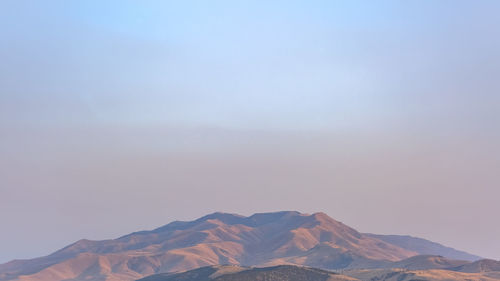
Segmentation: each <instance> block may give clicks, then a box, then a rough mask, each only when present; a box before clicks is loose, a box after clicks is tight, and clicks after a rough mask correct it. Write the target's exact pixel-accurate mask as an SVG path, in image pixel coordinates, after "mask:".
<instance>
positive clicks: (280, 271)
mask: <svg viewBox="0 0 500 281" xmlns="http://www.w3.org/2000/svg"><path fill="white" fill-rule="evenodd" d="M209 280H214V281H254V280H266V281H335V280H339V281H340V280H342V281H349V280H356V279H354V278H351V277H348V276H343V275H340V274H335V273H333V272H329V271H325V270H320V269H315V268H307V267H300V266H290V265H281V266H274V267H266V268H244V267H235V266H210V267H203V268H199V269H195V270H191V271H187V272H181V273H176V274H158V275H153V276H149V277H146V278H143V279H140V280H139V281H209Z"/></svg>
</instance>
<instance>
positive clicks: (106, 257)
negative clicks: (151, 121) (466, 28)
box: [0, 211, 460, 281]
mask: <svg viewBox="0 0 500 281" xmlns="http://www.w3.org/2000/svg"><path fill="white" fill-rule="evenodd" d="M386 240H387V241H386ZM388 241H390V240H388V239H386V238H384V237H381V238H378V237H377V236H374V235H372V234H369V235H367V234H362V233H359V232H358V231H356V230H355V229H353V228H351V227H349V226H347V225H345V224H343V223H341V222H339V221H336V220H334V219H332V218H330V217H329V216H327V215H326V214H324V213H315V214H302V213H299V212H293V211H285V212H276V213H261V214H254V215H252V216H249V217H245V216H240V215H235V214H227V213H213V214H210V215H207V216H204V217H202V218H199V219H197V220H194V221H189V222H182V221H175V222H172V223H169V224H167V225H165V226H162V227H159V228H157V229H155V230H151V231H140V232H135V233H131V234H128V235H125V236H122V237H120V238H117V239H109V240H101V241H91V240H80V241H78V242H76V243H74V244H71V245H69V246H67V247H65V248H63V249H61V250H59V251H57V252H55V253H53V254H51V255H48V256H45V257H41V258H36V259H31V260H15V261H11V262H9V263H6V264H2V265H0V281H6V280H23V281H49V280H50V281H62V280H64V281H80V280H86V281H101V280H106V281H114V280H117V281H118V280H120V281H130V280H136V279H139V278H142V277H145V276H148V275H151V274H155V273H163V272H178V271H185V270H190V269H195V268H199V267H203V266H210V265H219V264H227V265H243V266H260V267H266V266H274V265H286V264H291V265H302V266H310V267H316V268H323V269H350V268H387V267H394V264H393V263H394V262H399V261H401V260H405V259H408V258H410V257H413V256H416V255H418V254H419V252H418V251H416V250H418V249H413V248H411V247H408V246H405V245H402V246H400V245H398V244H401V243H396V242H394V243H395V244H393V243H391V242H388ZM403 246H404V247H403ZM439 254H441V253H439ZM422 261H425V262H427V261H426V260H425V259H424V260H422ZM415 264H416V263H415ZM454 265H455V266H459V265H460V264H454Z"/></svg>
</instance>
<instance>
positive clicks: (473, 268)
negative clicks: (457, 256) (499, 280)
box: [453, 259, 500, 273]
mask: <svg viewBox="0 0 500 281" xmlns="http://www.w3.org/2000/svg"><path fill="white" fill-rule="evenodd" d="M453 270H455V271H460V272H469V273H478V272H492V271H497V272H500V261H495V260H488V259H484V260H480V261H476V262H473V263H467V264H463V265H460V266H457V267H455V268H453Z"/></svg>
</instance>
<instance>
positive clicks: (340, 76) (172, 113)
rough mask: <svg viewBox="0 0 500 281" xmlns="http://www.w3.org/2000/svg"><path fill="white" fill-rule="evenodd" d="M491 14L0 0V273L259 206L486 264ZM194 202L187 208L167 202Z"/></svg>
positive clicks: (495, 35) (379, 7) (494, 126)
mask: <svg viewBox="0 0 500 281" xmlns="http://www.w3.org/2000/svg"><path fill="white" fill-rule="evenodd" d="M499 11H500V4H499V3H498V2H497V1H377V2H373V1H140V2H139V1H105V2H103V1H71V2H70V1H44V2H41V1H2V3H1V4H0V40H1V42H2V44H0V60H1V61H2V63H1V64H0V133H1V134H2V136H3V137H2V138H1V139H0V145H1V146H0V153H1V156H3V157H0V158H1V159H0V167H2V168H3V169H2V171H1V172H0V192H1V193H2V196H0V206H1V208H2V212H0V220H1V221H3V222H5V225H6V227H5V229H8V230H7V231H6V232H5V235H6V237H7V239H3V241H7V242H1V241H0V248H2V249H3V251H2V253H0V261H7V260H10V259H13V258H27V257H33V256H37V255H43V254H46V253H49V252H50V251H53V250H55V249H57V248H58V247H62V246H64V245H65V244H67V243H70V242H72V241H74V240H77V239H80V238H82V237H86V238H92V239H103V238H111V237H114V236H120V235H122V234H124V233H126V232H131V231H135V230H138V229H140V228H153V227H156V226H158V225H161V224H164V223H167V222H168V221H170V220H174V219H190V218H195V217H197V216H201V215H203V214H204V213H205V212H209V211H216V210H217V211H228V212H240V213H243V214H250V213H253V212H260V211H267V210H274V209H298V210H299V211H324V212H326V213H328V214H329V215H331V216H332V217H334V218H337V219H341V220H343V221H344V222H345V223H346V224H349V225H353V226H355V227H358V228H360V230H362V231H372V232H385V233H402V234H413V235H420V236H424V237H426V238H432V239H434V240H438V242H442V243H445V244H449V245H451V246H454V247H458V248H461V249H464V250H469V251H471V252H473V253H475V254H478V255H483V256H488V257H496V258H500V257H499V256H498V253H499V252H500V248H498V247H497V248H494V247H492V246H491V243H494V242H495V239H496V237H498V236H499V235H500V228H499V226H498V225H495V224H492V223H491V221H490V219H492V217H491V216H492V214H495V213H498V212H500V209H499V207H498V206H499V205H498V204H497V203H496V202H494V201H492V199H491V198H497V197H498V196H500V193H499V191H498V188H497V187H498V184H499V183H500V180H499V178H498V174H500V173H498V168H496V167H498V165H497V164H498V162H499V161H500V156H499V154H498V151H499V150H500V149H499V147H498V143H500V142H499V140H500V137H499V134H498V133H499V132H500V130H499V128H498V126H499V125H498V124H499V122H498V119H499V117H500V113H499V112H500V110H499V109H500V95H499V94H498V93H499V92H500V84H499V80H498V76H499V74H500V51H499V50H500V34H499V33H500V28H499V26H500V22H499V18H498V16H497V15H498V12H499ZM276 147H279V149H276ZM276 167H282V168H279V169H278V168H276ZM166 171H170V172H171V173H173V174H169V173H167V172H166ZM173 171H175V173H174V172H173ZM298 171H300V172H298ZM125 175H136V177H134V178H132V179H131V178H128V176H125ZM193 175H195V176H194V178H195V179H196V178H199V179H200V180H199V181H197V180H193V179H192V178H193ZM202 179H204V180H202ZM244 179H246V180H245V181H244ZM242 181H244V184H242ZM209 183H210V184H209ZM251 183H253V184H251ZM241 193H244V194H247V193H248V194H247V195H248V198H253V199H255V200H257V198H260V197H261V196H262V194H266V196H267V199H266V200H261V201H260V202H261V203H260V205H255V204H248V203H247V202H246V200H243V199H242V198H240V197H239V194H241ZM283 193H286V194H288V196H287V197H286V199H283V195H282V194H283ZM95 194H99V195H100V196H94V195H95ZM193 194H195V197H196V198H193V199H192V200H193V202H196V204H195V207H193V206H191V205H189V206H186V204H181V203H179V202H183V201H182V200H184V199H181V198H185V197H186V196H192V195H193ZM217 194H225V197H224V198H225V199H226V200H223V201H220V200H221V199H220V196H219V197H218V195H217ZM317 194H321V197H324V198H336V197H337V196H343V198H345V200H344V202H341V203H338V205H336V204H335V206H332V203H331V202H330V201H328V200H326V199H318V198H317V197H316V195H317ZM424 194H429V195H428V196H424ZM373 197H374V198H377V200H378V201H377V202H371V201H370V200H369V198H373ZM136 198H142V199H143V200H144V201H137V202H136V201H135V199H136ZM157 198H169V199H168V200H170V201H168V200H167V201H168V202H169V204H166V205H165V204H161V202H160V201H157V200H158V199H157ZM303 198H308V199H309V200H308V201H307V202H304V200H303ZM19 202H23V204H20V203H19ZM151 202H153V203H151ZM215 202H216V203H217V204H215ZM360 202H362V203H363V204H360ZM418 202H422V204H427V205H428V206H429V208H428V209H427V210H426V211H423V213H420V212H417V211H416V209H419V206H420V205H419V204H417V203H418ZM423 202H425V203H423ZM131 205H134V206H135V208H136V209H137V210H135V211H131V210H129V211H123V212H118V211H107V210H108V208H113V209H120V210H123V209H124V208H125V207H126V206H131ZM72 206H79V207H78V208H76V207H75V208H72ZM464 206H466V207H464ZM318 208H319V209H318ZM368 209H369V210H370V211H369V212H368ZM373 209H377V211H373ZM396 210H397V211H396ZM362 213H366V215H365V216H363V215H361V214H362ZM158 214H165V215H158ZM437 214H440V215H437ZM485 214H488V215H487V216H486V217H489V218H490V219H485ZM372 215H373V216H376V217H378V218H381V220H380V221H378V222H377V223H375V222H374V220H373V218H372V217H371V216H372ZM109 221H113V222H115V223H114V224H113V225H112V226H110V225H109V224H108V222H109ZM42 222H43V223H42ZM82 222H83V223H82ZM464 222H467V223H469V224H470V225H471V228H470V229H469V230H467V231H463V232H461V234H459V235H458V234H457V232H459V230H460V229H461V227H462V225H463V223H464ZM34 226H38V228H39V229H42V228H43V229H44V230H43V231H39V232H37V233H33V231H32V228H33V227H34ZM20 232H22V234H19V233H20ZM478 232H481V233H478ZM37 235H38V236H37ZM1 243H4V244H1ZM21 245H25V246H21ZM495 255H496V256H495Z"/></svg>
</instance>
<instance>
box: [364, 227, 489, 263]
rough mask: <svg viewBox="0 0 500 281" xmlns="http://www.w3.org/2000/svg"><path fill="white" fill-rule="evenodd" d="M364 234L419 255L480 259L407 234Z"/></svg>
mask: <svg viewBox="0 0 500 281" xmlns="http://www.w3.org/2000/svg"><path fill="white" fill-rule="evenodd" d="M365 235H367V236H369V237H373V238H377V239H379V240H382V241H385V242H387V243H390V244H393V245H396V246H399V247H401V248H403V249H406V250H409V251H413V252H417V253H418V254H419V255H439V256H443V257H446V258H450V259H456V260H466V261H477V260H480V259H481V257H479V256H476V255H471V254H469V253H466V252H463V251H458V250H455V249H453V248H450V247H446V246H443V245H441V244H439V243H435V242H432V241H429V240H426V239H422V238H417V237H412V236H407V235H378V234H371V233H365Z"/></svg>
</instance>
